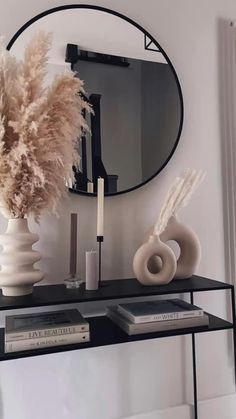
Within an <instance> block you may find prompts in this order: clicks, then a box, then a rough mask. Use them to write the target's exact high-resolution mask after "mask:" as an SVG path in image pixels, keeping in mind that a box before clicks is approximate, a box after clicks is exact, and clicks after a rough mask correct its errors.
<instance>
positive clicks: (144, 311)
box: [118, 298, 204, 323]
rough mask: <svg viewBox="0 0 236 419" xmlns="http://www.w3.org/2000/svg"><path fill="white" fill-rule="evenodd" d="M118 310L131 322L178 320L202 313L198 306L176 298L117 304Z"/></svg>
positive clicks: (199, 315) (198, 315) (201, 314)
mask: <svg viewBox="0 0 236 419" xmlns="http://www.w3.org/2000/svg"><path fill="white" fill-rule="evenodd" d="M118 311H119V312H120V313H121V314H122V315H123V316H124V317H126V318H127V319H129V320H131V321H132V322H133V323H147V322H158V321H159V322H162V321H166V320H180V319H187V318H192V317H201V316H203V315H204V311H203V310H202V309H201V308H200V307H197V306H194V305H193V304H189V303H187V302H186V301H183V300H180V299H178V298H173V299H168V300H157V301H141V302H136V303H127V304H119V305H118Z"/></svg>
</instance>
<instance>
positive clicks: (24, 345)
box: [5, 309, 90, 352]
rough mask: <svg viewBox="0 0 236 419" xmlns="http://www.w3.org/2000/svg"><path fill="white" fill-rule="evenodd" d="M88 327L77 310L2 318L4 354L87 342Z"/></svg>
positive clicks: (88, 338)
mask: <svg viewBox="0 0 236 419" xmlns="http://www.w3.org/2000/svg"><path fill="white" fill-rule="evenodd" d="M89 340H90V331H89V323H88V322H87V320H85V319H84V318H83V316H82V315H81V314H80V312H79V311H78V310H77V309H71V310H60V311H51V312H41V313H33V314H20V315H13V316H7V317H6V326H5V352H16V351H24V350H31V349H38V348H46V347H50V346H59V345H69V344H75V343H83V342H89Z"/></svg>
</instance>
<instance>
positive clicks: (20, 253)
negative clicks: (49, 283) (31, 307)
mask: <svg viewBox="0 0 236 419" xmlns="http://www.w3.org/2000/svg"><path fill="white" fill-rule="evenodd" d="M38 239H39V237H38V235H37V234H34V233H31V232H30V231H29V228H28V220H27V218H13V219H10V220H9V221H8V226H7V230H6V233H5V234H2V235H0V244H1V245H2V251H1V253H0V265H1V271H0V287H1V288H2V293H3V295H5V296H11V297H13V296H14V297H15V296H21V295H27V294H31V293H32V290H33V285H34V284H35V283H36V282H39V281H41V280H42V279H43V273H42V272H41V271H40V270H38V269H35V268H34V263H35V262H37V261H38V260H40V259H41V255H40V253H39V252H37V251H35V250H33V249H32V245H33V244H34V243H36V242H37V241H38Z"/></svg>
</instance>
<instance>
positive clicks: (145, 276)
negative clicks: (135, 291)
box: [133, 235, 176, 285]
mask: <svg viewBox="0 0 236 419" xmlns="http://www.w3.org/2000/svg"><path fill="white" fill-rule="evenodd" d="M154 256H155V257H158V260H159V261H160V262H159V264H158V266H156V268H157V269H152V266H151V265H149V261H150V260H151V259H152V258H153V257H154ZM133 270H134V273H135V276H136V278H137V279H138V281H139V282H141V284H143V285H162V284H168V283H169V282H170V281H171V280H172V279H173V277H174V275H175V272H176V258H175V255H174V252H173V251H172V250H171V249H170V247H169V246H167V245H166V244H164V243H162V241H161V240H160V238H159V237H158V236H157V235H151V236H150V237H149V240H148V241H147V242H146V243H144V244H143V245H142V246H141V247H140V248H139V249H138V250H137V252H136V253H135V256H134V260H133Z"/></svg>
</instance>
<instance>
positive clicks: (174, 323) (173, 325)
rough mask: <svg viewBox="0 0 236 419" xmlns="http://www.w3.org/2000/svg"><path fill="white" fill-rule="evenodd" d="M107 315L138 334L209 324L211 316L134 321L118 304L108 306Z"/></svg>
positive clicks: (130, 331) (127, 330)
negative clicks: (124, 314) (122, 312)
mask: <svg viewBox="0 0 236 419" xmlns="http://www.w3.org/2000/svg"><path fill="white" fill-rule="evenodd" d="M107 316H108V317H109V318H110V320H112V321H113V322H114V323H115V324H117V326H119V327H120V328H121V329H123V330H124V331H125V332H126V333H128V335H138V334H143V333H154V332H163V331H167V330H174V329H185V328H189V327H198V326H208V325H209V317H208V315H207V314H205V313H204V314H203V316H198V317H191V318H183V319H179V320H175V319H174V320H164V321H161V322H160V321H157V322H148V323H133V322H131V320H129V319H127V318H126V317H124V316H123V315H122V314H121V313H120V312H119V310H118V307H117V306H110V307H107Z"/></svg>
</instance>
